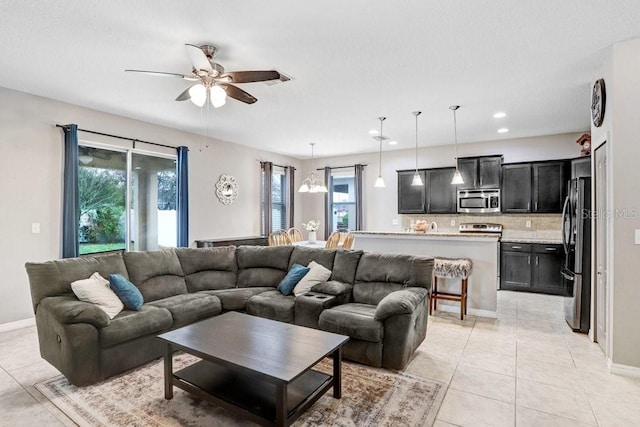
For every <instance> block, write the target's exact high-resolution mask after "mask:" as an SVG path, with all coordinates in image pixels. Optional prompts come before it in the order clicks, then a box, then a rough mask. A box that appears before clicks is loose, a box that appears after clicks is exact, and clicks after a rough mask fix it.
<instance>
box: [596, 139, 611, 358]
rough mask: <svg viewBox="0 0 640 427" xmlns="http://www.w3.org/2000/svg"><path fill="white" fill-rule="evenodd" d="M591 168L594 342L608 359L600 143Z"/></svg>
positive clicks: (604, 193) (604, 202)
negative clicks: (593, 229) (593, 243)
mask: <svg viewBox="0 0 640 427" xmlns="http://www.w3.org/2000/svg"><path fill="white" fill-rule="evenodd" d="M594 165H595V186H594V188H595V212H596V219H595V240H596V241H595V258H596V259H595V267H596V282H595V289H594V308H595V315H594V319H593V322H594V326H595V336H594V341H596V342H597V343H598V345H599V346H600V348H601V349H602V351H603V352H604V354H605V355H606V356H608V355H609V354H608V352H607V348H608V343H607V340H608V335H607V323H608V321H607V319H608V316H609V313H608V303H609V301H608V289H607V226H608V222H609V215H608V213H609V205H608V202H607V200H608V198H607V143H606V141H605V142H604V143H602V144H601V145H600V146H599V147H598V148H596V149H595V151H594Z"/></svg>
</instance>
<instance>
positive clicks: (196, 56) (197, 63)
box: [185, 43, 213, 74]
mask: <svg viewBox="0 0 640 427" xmlns="http://www.w3.org/2000/svg"><path fill="white" fill-rule="evenodd" d="M185 47H186V48H187V55H189V60H190V61H191V63H192V64H193V68H195V69H196V70H204V71H206V72H207V73H209V74H211V73H213V67H211V63H210V62H209V60H208V59H207V55H205V54H204V52H203V51H202V49H200V47H199V46H196V45H193V44H188V43H187V44H185Z"/></svg>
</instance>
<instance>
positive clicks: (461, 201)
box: [458, 189, 500, 214]
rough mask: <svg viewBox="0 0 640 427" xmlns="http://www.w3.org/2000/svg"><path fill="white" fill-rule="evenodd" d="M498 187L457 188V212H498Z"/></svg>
mask: <svg viewBox="0 0 640 427" xmlns="http://www.w3.org/2000/svg"><path fill="white" fill-rule="evenodd" d="M499 212H500V189H495V190H458V213H478V214H485V213H499Z"/></svg>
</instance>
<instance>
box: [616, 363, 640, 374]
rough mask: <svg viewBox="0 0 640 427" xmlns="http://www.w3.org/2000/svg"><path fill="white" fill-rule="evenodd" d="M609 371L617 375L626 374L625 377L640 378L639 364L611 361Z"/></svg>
mask: <svg viewBox="0 0 640 427" xmlns="http://www.w3.org/2000/svg"><path fill="white" fill-rule="evenodd" d="M609 372H611V373H612V374H616V375H624V376H625V377H633V378H640V368H639V367H637V366H629V365H621V364H619V363H613V362H611V364H610V365H609Z"/></svg>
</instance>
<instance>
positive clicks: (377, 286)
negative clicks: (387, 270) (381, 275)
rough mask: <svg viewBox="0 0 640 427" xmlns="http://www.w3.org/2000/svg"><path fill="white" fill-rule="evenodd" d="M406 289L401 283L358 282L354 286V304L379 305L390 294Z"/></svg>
mask: <svg viewBox="0 0 640 427" xmlns="http://www.w3.org/2000/svg"><path fill="white" fill-rule="evenodd" d="M404 288H405V286H404V285H403V284H400V283H393V282H358V281H356V283H355V284H354V285H353V302H359V303H361V304H371V305H378V304H379V303H380V301H382V300H383V299H384V297H386V296H387V295H389V294H390V293H392V292H395V291H399V290H401V289H404Z"/></svg>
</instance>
